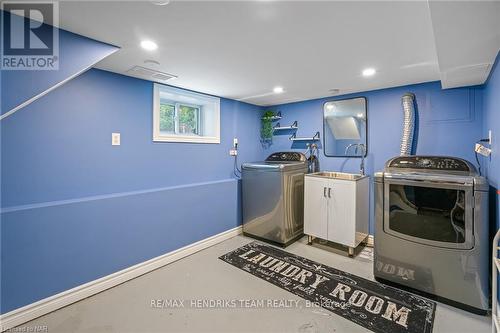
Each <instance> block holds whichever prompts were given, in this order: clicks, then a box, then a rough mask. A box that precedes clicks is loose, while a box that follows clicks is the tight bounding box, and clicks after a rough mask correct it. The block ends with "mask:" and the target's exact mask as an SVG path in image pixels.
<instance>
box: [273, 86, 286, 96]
mask: <svg viewBox="0 0 500 333" xmlns="http://www.w3.org/2000/svg"><path fill="white" fill-rule="evenodd" d="M283 91H284V90H283V87H274V89H273V92H274V93H275V94H281V93H282V92H283Z"/></svg>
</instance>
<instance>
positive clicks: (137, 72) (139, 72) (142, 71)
mask: <svg viewBox="0 0 500 333" xmlns="http://www.w3.org/2000/svg"><path fill="white" fill-rule="evenodd" d="M127 74H129V75H131V76H135V77H138V78H141V79H145V80H149V81H159V82H166V81H168V80H171V79H175V78H177V76H176V75H172V74H168V73H163V72H160V71H157V70H154V69H149V68H146V67H142V66H134V67H132V68H131V69H129V70H128V71H127Z"/></svg>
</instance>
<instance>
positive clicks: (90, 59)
mask: <svg viewBox="0 0 500 333" xmlns="http://www.w3.org/2000/svg"><path fill="white" fill-rule="evenodd" d="M0 14H1V12H0ZM11 17H12V19H13V20H15V19H18V20H22V19H24V18H21V17H19V16H17V15H12V16H11ZM58 30H59V69H58V70H4V71H2V75H1V80H2V83H1V86H2V99H1V111H2V113H1V114H4V113H6V112H9V111H10V110H11V109H13V108H15V107H17V106H18V105H20V104H22V103H24V102H26V101H27V100H29V99H30V98H32V97H34V96H36V95H38V94H40V93H42V92H44V91H45V90H47V89H49V88H51V87H52V86H54V85H56V84H58V83H59V82H61V81H64V80H65V79H67V78H69V77H71V76H72V75H75V74H77V73H79V72H81V71H82V70H85V69H88V68H90V67H92V66H93V65H94V64H96V63H97V62H99V61H100V60H102V59H104V58H106V57H107V56H109V55H110V54H112V53H113V52H115V51H116V50H118V48H117V47H116V46H112V45H109V44H105V43H102V42H99V41H96V40H93V39H90V38H87V37H83V36H80V35H76V34H73V33H71V32H68V31H65V30H62V29H58Z"/></svg>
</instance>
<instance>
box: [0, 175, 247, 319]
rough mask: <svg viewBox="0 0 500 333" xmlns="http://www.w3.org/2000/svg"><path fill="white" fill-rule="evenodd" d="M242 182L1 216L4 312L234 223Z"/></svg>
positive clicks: (199, 238)
mask: <svg viewBox="0 0 500 333" xmlns="http://www.w3.org/2000/svg"><path fill="white" fill-rule="evenodd" d="M237 189H238V182H237V180H225V181H219V182H211V183H206V184H194V185H192V186H181V187H177V188H176V187H173V188H168V189H160V190H157V191H148V192H146V193H138V194H130V195H119V196H111V197H108V198H97V199H92V198H90V199H88V200H82V201H77V202H73V203H62V204H60V203H56V204H53V205H48V206H45V207H40V208H25V209H20V210H14V211H10V212H5V213H3V214H2V239H1V242H2V279H1V288H2V303H1V311H2V313H5V312H8V311H10V310H13V309H15V308H18V307H21V306H23V305H26V304H29V303H32V302H35V301H37V300H40V299H43V298H46V297H49V296H51V295H54V294H57V293H59V292H62V291H64V290H67V289H70V288H73V287H76V286H78V285H81V284H83V283H86V282H89V281H92V280H95V279H98V278H100V277H103V276H106V275H108V274H112V273H114V272H116V271H119V270H122V269H125V268H127V267H129V266H131V265H134V264H137V263H140V262H143V261H146V260H148V259H151V258H153V257H156V256H159V255H162V254H165V253H167V252H170V251H173V250H176V249H178V248H181V247H183V246H186V245H188V244H192V243H194V242H196V241H199V240H201V239H205V238H207V237H210V236H212V235H215V234H218V233H221V232H223V231H226V230H229V229H231V228H234V227H237V226H238V225H239V221H238V220H237V218H236V217H237V214H238V202H237V201H238V198H237Z"/></svg>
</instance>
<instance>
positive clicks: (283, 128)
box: [273, 120, 299, 131]
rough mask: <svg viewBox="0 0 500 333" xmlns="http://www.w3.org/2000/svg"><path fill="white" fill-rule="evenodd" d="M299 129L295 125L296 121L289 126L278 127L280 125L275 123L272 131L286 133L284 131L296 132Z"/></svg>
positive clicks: (296, 124)
mask: <svg viewBox="0 0 500 333" xmlns="http://www.w3.org/2000/svg"><path fill="white" fill-rule="evenodd" d="M298 128H299V125H298V123H297V120H295V121H294V122H293V124H292V125H290V126H280V123H277V124H276V126H274V127H273V130H274V131H286V130H288V131H289V130H296V129H298Z"/></svg>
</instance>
